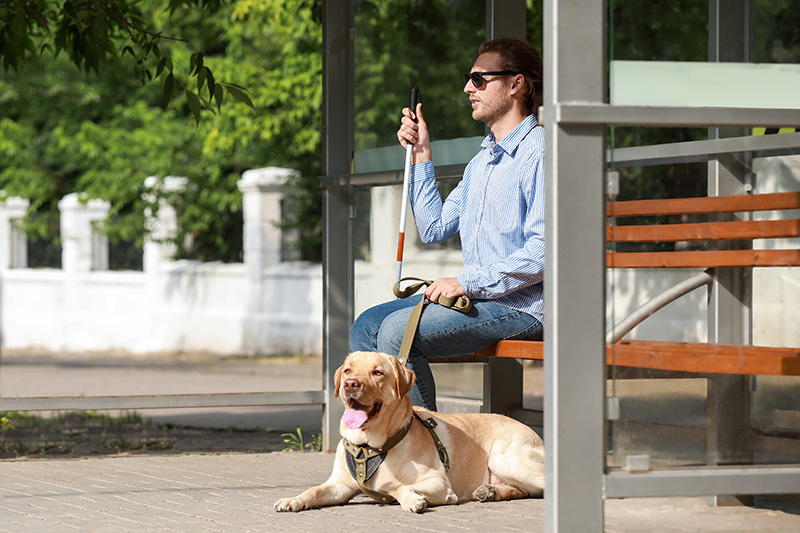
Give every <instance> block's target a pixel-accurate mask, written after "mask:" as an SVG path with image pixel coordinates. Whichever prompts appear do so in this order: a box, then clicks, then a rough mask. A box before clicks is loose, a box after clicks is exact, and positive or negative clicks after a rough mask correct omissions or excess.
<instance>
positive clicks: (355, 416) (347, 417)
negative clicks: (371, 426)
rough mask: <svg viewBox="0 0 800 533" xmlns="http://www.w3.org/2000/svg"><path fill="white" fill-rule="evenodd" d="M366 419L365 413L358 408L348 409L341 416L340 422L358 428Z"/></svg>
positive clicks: (351, 427)
mask: <svg viewBox="0 0 800 533" xmlns="http://www.w3.org/2000/svg"><path fill="white" fill-rule="evenodd" d="M366 421H367V413H366V412H365V411H362V410H360V409H348V410H347V411H345V412H344V416H342V422H344V425H345V426H347V427H348V428H350V429H358V428H360V427H361V426H363V425H364V422H366Z"/></svg>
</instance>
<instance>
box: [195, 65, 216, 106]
mask: <svg viewBox="0 0 800 533" xmlns="http://www.w3.org/2000/svg"><path fill="white" fill-rule="evenodd" d="M206 70H207V71H208V77H207V78H206V83H207V84H208V99H209V100H211V99H212V98H214V86H215V85H216V83H215V81H214V73H213V72H211V69H206ZM198 90H199V89H198Z"/></svg>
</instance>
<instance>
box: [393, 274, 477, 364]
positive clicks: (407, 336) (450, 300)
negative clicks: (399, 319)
mask: <svg viewBox="0 0 800 533" xmlns="http://www.w3.org/2000/svg"><path fill="white" fill-rule="evenodd" d="M404 281H416V282H417V283H413V284H411V285H409V286H408V287H406V288H405V289H401V288H400V284H401V283H403V282H404ZM432 283H433V280H429V279H422V278H415V277H406V278H401V279H400V280H398V281H397V283H395V284H394V287H392V292H393V293H394V295H395V296H397V297H398V298H408V297H409V296H412V295H414V294H415V293H416V292H417V291H418V290H420V289H421V288H422V287H427V286H428V285H431V284H432ZM424 303H425V298H424V297H423V298H422V299H421V300H420V301H419V303H418V304H417V305H416V306H415V307H414V309H413V310H412V311H411V316H410V317H409V318H408V325H407V326H406V332H405V333H404V334H403V343H402V344H401V345H400V353H399V354H397V359H398V360H399V361H400V363H401V364H403V365H406V364H407V363H408V354H409V353H410V352H411V344H412V343H413V342H414V335H415V334H416V332H417V326H419V319H420V317H421V316H422V305H423V304H424ZM436 303H438V304H439V305H442V306H444V307H447V308H450V309H454V310H456V311H460V312H461V313H469V312H470V310H471V309H472V302H471V301H470V300H469V298H467V296H466V295H461V296H459V297H457V298H454V297H452V296H439V301H438V302H436Z"/></svg>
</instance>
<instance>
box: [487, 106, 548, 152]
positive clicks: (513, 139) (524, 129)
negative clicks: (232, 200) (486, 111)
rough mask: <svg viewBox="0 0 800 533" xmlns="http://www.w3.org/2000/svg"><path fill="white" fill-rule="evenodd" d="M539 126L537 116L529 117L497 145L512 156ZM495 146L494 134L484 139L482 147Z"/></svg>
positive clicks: (490, 133)
mask: <svg viewBox="0 0 800 533" xmlns="http://www.w3.org/2000/svg"><path fill="white" fill-rule="evenodd" d="M537 124H538V122H537V121H536V116H534V115H528V116H527V117H525V118H524V119H523V120H522V122H520V123H519V124H517V127H516V128H514V129H513V130H511V132H510V133H509V134H508V135H506V136H505V137H503V140H502V141H500V142H499V143H497V144H498V145H499V146H500V148H502V149H503V151H504V152H506V153H508V154H512V153H514V151H515V150H516V149H517V146H519V143H520V142H522V139H524V138H525V137H526V136H527V135H528V133H530V131H531V130H532V129H533V128H535V127H536V126H537ZM494 145H495V142H494V133H492V132H489V135H487V136H486V137H484V139H483V142H482V143H481V147H483V148H491V147H493V146H494Z"/></svg>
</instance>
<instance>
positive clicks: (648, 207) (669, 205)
mask: <svg viewBox="0 0 800 533" xmlns="http://www.w3.org/2000/svg"><path fill="white" fill-rule="evenodd" d="M782 209H800V193H798V192H778V193H770V194H740V195H735V196H703V197H698V198H670V199H666V200H626V201H620V202H608V205H607V207H606V213H607V215H608V216H615V217H620V218H621V217H635V216H658V215H692V214H703V213H738V212H744V211H771V210H782Z"/></svg>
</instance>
